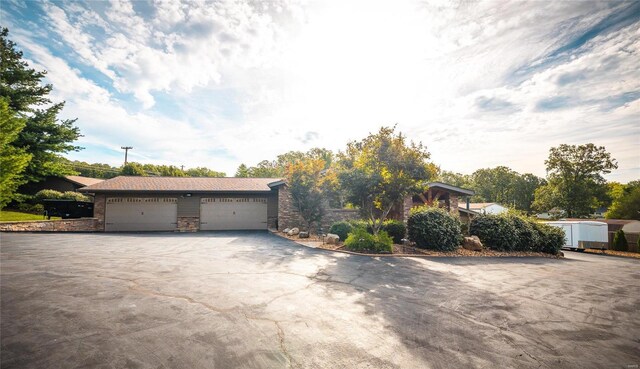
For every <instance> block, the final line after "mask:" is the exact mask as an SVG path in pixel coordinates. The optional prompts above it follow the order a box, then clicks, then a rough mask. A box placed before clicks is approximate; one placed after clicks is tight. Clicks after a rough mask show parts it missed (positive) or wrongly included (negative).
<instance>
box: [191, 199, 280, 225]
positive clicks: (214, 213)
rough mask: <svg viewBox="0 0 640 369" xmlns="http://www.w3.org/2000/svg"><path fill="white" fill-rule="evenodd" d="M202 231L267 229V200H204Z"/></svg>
mask: <svg viewBox="0 0 640 369" xmlns="http://www.w3.org/2000/svg"><path fill="white" fill-rule="evenodd" d="M200 229H201V230H206V231H220V230H258V229H267V198H266V197H206V198H202V199H201V200H200Z"/></svg>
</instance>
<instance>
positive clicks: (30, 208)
mask: <svg viewBox="0 0 640 369" xmlns="http://www.w3.org/2000/svg"><path fill="white" fill-rule="evenodd" d="M18 210H20V211H22V212H24V213H30V214H37V215H42V214H43V213H44V206H43V205H42V204H28V203H21V204H19V205H18Z"/></svg>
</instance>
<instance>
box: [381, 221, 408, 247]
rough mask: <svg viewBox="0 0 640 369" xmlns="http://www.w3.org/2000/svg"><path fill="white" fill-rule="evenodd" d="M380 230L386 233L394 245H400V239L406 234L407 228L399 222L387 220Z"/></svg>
mask: <svg viewBox="0 0 640 369" xmlns="http://www.w3.org/2000/svg"><path fill="white" fill-rule="evenodd" d="M382 230H383V231H385V232H387V233H388V234H389V236H391V238H392V239H393V242H394V243H397V244H400V243H402V239H403V238H404V237H405V235H406V234H407V227H406V226H405V225H404V223H403V222H401V221H399V220H387V221H385V222H384V224H383V225H382Z"/></svg>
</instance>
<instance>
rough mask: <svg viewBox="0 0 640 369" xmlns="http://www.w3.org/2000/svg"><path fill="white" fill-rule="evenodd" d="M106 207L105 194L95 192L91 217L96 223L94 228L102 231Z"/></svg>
mask: <svg viewBox="0 0 640 369" xmlns="http://www.w3.org/2000/svg"><path fill="white" fill-rule="evenodd" d="M106 207H107V196H106V195H105V194H96V195H95V197H94V198H93V217H94V218H95V219H96V220H97V222H98V224H97V226H96V228H97V229H96V230H97V231H99V232H104V214H105V209H106Z"/></svg>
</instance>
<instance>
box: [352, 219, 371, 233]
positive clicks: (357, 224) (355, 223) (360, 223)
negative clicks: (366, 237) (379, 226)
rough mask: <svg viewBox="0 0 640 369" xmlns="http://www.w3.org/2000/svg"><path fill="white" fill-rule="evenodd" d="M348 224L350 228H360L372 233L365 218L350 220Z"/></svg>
mask: <svg viewBox="0 0 640 369" xmlns="http://www.w3.org/2000/svg"><path fill="white" fill-rule="evenodd" d="M349 224H351V228H352V229H356V228H362V229H364V230H366V231H367V232H369V233H373V231H372V230H371V225H369V222H367V221H366V220H362V219H359V220H350V221H349Z"/></svg>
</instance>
